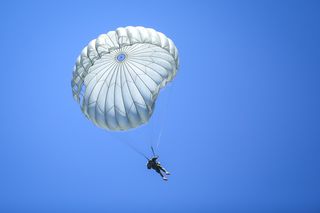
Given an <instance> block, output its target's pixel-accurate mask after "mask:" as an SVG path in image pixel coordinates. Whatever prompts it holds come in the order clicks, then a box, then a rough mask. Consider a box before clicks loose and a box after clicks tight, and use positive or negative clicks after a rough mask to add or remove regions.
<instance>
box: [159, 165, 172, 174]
mask: <svg viewBox="0 0 320 213" xmlns="http://www.w3.org/2000/svg"><path fill="white" fill-rule="evenodd" d="M159 169H161V171H163V172H164V173H166V175H170V173H169V172H168V171H167V170H166V169H165V168H163V167H162V166H160V168H159Z"/></svg>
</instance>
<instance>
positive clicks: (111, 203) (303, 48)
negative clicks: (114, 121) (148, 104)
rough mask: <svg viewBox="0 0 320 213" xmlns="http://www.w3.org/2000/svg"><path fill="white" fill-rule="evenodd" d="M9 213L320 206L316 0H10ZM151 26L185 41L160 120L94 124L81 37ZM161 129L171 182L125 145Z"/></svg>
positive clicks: (5, 41) (1, 207) (6, 100)
mask: <svg viewBox="0 0 320 213" xmlns="http://www.w3.org/2000/svg"><path fill="white" fill-rule="evenodd" d="M1 5H2V6H1V8H2V11H1V13H0V18H1V21H0V26H1V34H0V38H1V41H2V44H1V51H0V54H1V61H2V63H1V78H2V81H1V84H0V90H1V104H0V117H1V128H0V135H1V139H0V168H1V169H0V212H17V213H18V212H23V213H26V212H32V213H36V212H48V213H50V212H139V213H140V212H155V213H156V212H164V211H165V212H185V213H187V212H318V211H320V182H319V180H320V143H319V142H320V123H319V119H320V112H319V109H320V100H319V97H320V92H319V91H320V84H319V80H320V60H319V58H320V40H319V38H320V29H319V21H320V13H319V9H320V5H319V3H317V1H207V2H206V1H195V2H194V3H191V2H184V3H182V2H178V1H177V2H172V1H157V2H156V1H68V2H64V1H60V2H59V1H51V2H50V1H47V2H42V1H39V2H37V1H26V2H24V1H20V2H19V1H6V2H3V3H2V4H1ZM129 25H133V26H136V25H141V26H145V27H152V28H154V29H156V30H158V31H161V32H163V33H164V34H166V35H167V36H168V37H170V38H171V39H172V40H173V41H174V42H175V44H176V46H177V47H178V49H179V52H180V71H179V73H178V75H177V77H176V79H175V80H174V83H173V84H172V85H170V87H169V88H168V89H166V90H164V91H163V93H162V94H160V100H159V103H157V106H156V111H155V114H154V118H153V120H152V121H151V122H150V125H147V126H145V127H143V128H140V129H138V130H137V131H131V132H129V133H127V134H119V133H113V132H107V131H104V130H102V129H99V128H97V127H95V126H94V125H93V124H92V123H91V122H89V121H88V120H87V119H85V117H84V116H83V115H82V113H81V111H80V109H79V106H78V105H77V104H76V102H74V101H73V99H72V95H71V87H70V80H71V73H72V68H73V65H74V63H75V59H76V57H77V56H78V54H79V53H80V51H81V49H82V48H83V47H84V46H85V45H86V44H87V43H88V42H89V41H90V40H92V39H94V38H96V37H97V36H98V35H99V34H101V33H105V32H107V31H110V30H114V29H116V28H117V27H120V26H129ZM161 129H162V136H161V143H160V146H159V149H158V153H159V154H160V161H161V162H162V163H163V164H164V165H165V166H166V167H167V169H168V170H170V171H171V173H172V176H170V180H169V181H168V182H163V181H162V180H161V179H160V177H158V176H157V175H156V174H155V173H153V172H151V171H149V170H147V169H146V167H145V159H143V158H142V157H141V156H140V155H138V154H137V153H136V152H134V151H133V150H132V149H130V148H129V147H128V146H126V145H125V143H133V144H134V145H135V146H137V147H139V149H144V151H145V152H146V150H148V148H149V146H150V143H154V141H155V140H156V138H157V137H158V134H159V131H160V130H161Z"/></svg>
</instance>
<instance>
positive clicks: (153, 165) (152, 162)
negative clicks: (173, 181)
mask: <svg viewBox="0 0 320 213" xmlns="http://www.w3.org/2000/svg"><path fill="white" fill-rule="evenodd" d="M151 150H152V153H153V157H152V158H151V159H148V162H147V168H148V169H153V170H155V171H156V172H157V173H158V174H159V175H160V176H161V177H162V179H163V180H165V181H167V180H168V178H167V177H166V176H167V175H170V173H169V172H168V171H167V170H166V169H165V168H163V166H162V165H161V164H160V162H159V161H158V158H159V156H157V155H156V154H155V153H154V150H153V147H151Z"/></svg>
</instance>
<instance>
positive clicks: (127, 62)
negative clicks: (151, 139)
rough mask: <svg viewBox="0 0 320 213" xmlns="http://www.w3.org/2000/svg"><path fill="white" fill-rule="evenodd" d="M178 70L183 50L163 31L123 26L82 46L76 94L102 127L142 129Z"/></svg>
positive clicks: (74, 83) (75, 79)
mask: <svg viewBox="0 0 320 213" xmlns="http://www.w3.org/2000/svg"><path fill="white" fill-rule="evenodd" d="M178 68H179V56H178V50H177V48H176V46H175V45H174V43H173V42H172V40H171V39H169V38H168V37H166V36H165V35H164V34H163V33H161V32H157V31H155V30H154V29H151V28H144V27H132V26H128V27H125V28H122V27H120V28H117V29H116V30H115V31H110V32H108V33H107V34H102V35H100V36H99V37H98V38H97V39H94V40H92V41H91V42H90V43H89V44H88V45H87V46H86V47H85V48H84V49H83V50H82V52H81V54H80V55H79V57H78V58H77V61H76V64H75V66H74V70H73V78H72V81H71V86H72V93H73V97H74V99H75V100H76V101H77V102H78V103H79V104H80V107H81V110H82V112H83V114H84V115H85V116H86V117H87V118H88V119H89V120H91V121H92V122H93V123H94V124H95V125H96V126H98V127H101V128H103V129H106V130H114V131H121V130H128V129H132V128H136V127H139V126H141V125H142V124H145V123H147V122H148V121H149V119H150V117H151V116H152V113H153V110H154V106H155V102H156V100H157V97H158V95H159V92H160V90H161V88H163V87H165V86H166V84H167V83H168V82H170V81H172V80H173V78H174V77H175V76H176V73H177V71H178Z"/></svg>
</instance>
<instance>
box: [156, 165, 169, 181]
mask: <svg viewBox="0 0 320 213" xmlns="http://www.w3.org/2000/svg"><path fill="white" fill-rule="evenodd" d="M156 172H157V173H159V175H160V176H161V177H162V179H163V180H168V179H167V177H165V176H164V175H163V174H162V173H161V171H160V169H159V168H157V169H156Z"/></svg>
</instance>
